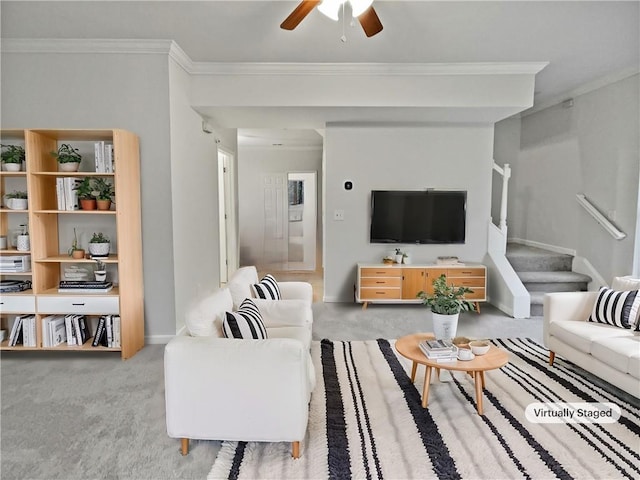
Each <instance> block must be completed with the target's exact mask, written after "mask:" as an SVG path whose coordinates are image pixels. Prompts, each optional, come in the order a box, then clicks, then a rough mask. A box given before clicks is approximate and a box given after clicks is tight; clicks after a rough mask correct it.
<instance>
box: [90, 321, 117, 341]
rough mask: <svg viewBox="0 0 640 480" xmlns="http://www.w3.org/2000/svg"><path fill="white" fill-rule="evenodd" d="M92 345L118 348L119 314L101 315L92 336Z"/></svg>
mask: <svg viewBox="0 0 640 480" xmlns="http://www.w3.org/2000/svg"><path fill="white" fill-rule="evenodd" d="M91 345H92V346H93V347H98V346H103V347H109V348H120V315H102V316H101V317H100V319H99V320H98V326H97V328H96V333H95V335H94V336H93V342H92V344H91Z"/></svg>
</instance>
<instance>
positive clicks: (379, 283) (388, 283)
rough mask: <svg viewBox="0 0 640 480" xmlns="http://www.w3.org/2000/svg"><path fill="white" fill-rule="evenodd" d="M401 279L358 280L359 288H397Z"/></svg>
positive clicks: (377, 278)
mask: <svg viewBox="0 0 640 480" xmlns="http://www.w3.org/2000/svg"><path fill="white" fill-rule="evenodd" d="M401 284H402V278H401V277H386V278H385V277H365V278H361V279H360V286H361V287H399V286H400V285H401Z"/></svg>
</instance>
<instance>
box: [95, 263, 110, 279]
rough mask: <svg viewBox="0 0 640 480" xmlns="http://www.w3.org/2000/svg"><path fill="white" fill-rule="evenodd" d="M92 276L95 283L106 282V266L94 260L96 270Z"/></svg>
mask: <svg viewBox="0 0 640 480" xmlns="http://www.w3.org/2000/svg"><path fill="white" fill-rule="evenodd" d="M93 274H94V275H95V278H96V281H97V282H104V281H106V280H107V265H106V264H105V263H104V262H103V261H102V260H99V259H96V269H95V270H94V272H93Z"/></svg>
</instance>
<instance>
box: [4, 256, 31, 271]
mask: <svg viewBox="0 0 640 480" xmlns="http://www.w3.org/2000/svg"><path fill="white" fill-rule="evenodd" d="M30 270H31V255H3V256H0V273H18V272H28V271H30Z"/></svg>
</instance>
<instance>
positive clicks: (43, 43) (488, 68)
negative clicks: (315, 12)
mask: <svg viewBox="0 0 640 480" xmlns="http://www.w3.org/2000/svg"><path fill="white" fill-rule="evenodd" d="M0 51H1V52H3V53H94V54H98V53H119V54H147V55H149V54H151V55H157V54H167V55H169V57H170V58H172V59H173V60H175V61H176V62H177V63H178V64H179V65H180V66H181V67H182V68H184V70H185V71H187V72H188V73H190V74H192V75H378V76H385V75H388V76H402V75H413V76H416V75H418V76H424V75H535V74H536V73H538V72H539V71H540V70H542V69H543V68H544V67H546V66H547V65H548V62H485V63H277V62H274V63H260V62H246V63H244V62H194V61H193V60H192V59H191V57H189V55H188V54H187V53H185V51H184V50H182V48H180V46H179V45H178V44H177V43H176V42H175V41H173V40H160V39H158V40H154V39H149V40H147V39H103V38H94V39H81V38H67V39H61V38H6V39H3V40H2V42H1V44H0Z"/></svg>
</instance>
